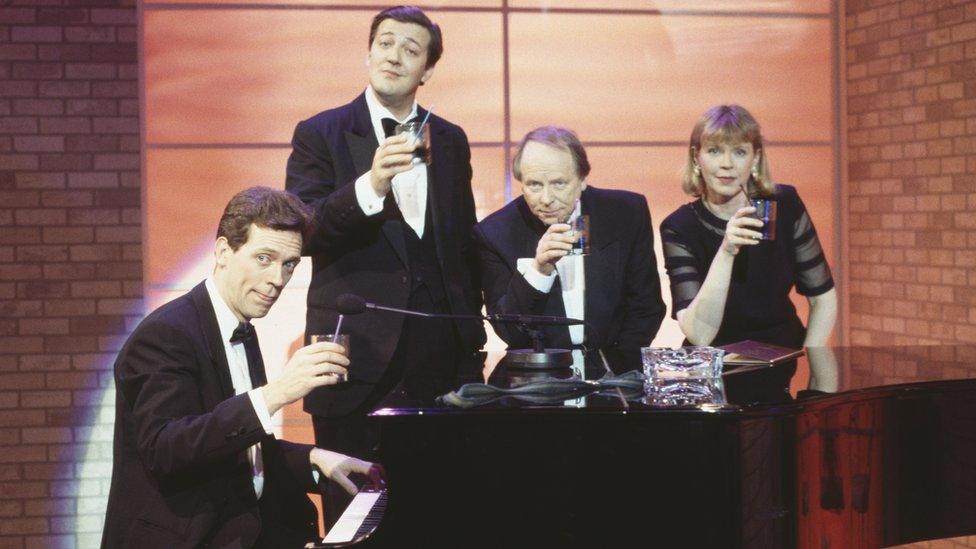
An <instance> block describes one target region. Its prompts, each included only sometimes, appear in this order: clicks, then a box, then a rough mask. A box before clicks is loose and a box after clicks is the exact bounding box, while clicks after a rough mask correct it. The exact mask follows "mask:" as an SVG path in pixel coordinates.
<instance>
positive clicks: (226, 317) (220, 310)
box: [204, 275, 240, 343]
mask: <svg viewBox="0 0 976 549" xmlns="http://www.w3.org/2000/svg"><path fill="white" fill-rule="evenodd" d="M204 284H205V285H206V287H207V294H209V295H210V303H212V304H213V308H214V313H216V315H217V326H219V327H220V339H221V340H222V341H223V342H224V343H226V342H228V341H230V338H231V336H232V335H234V330H236V329H237V326H238V325H239V324H240V321H239V320H237V316H236V315H235V314H234V313H233V311H231V310H230V307H229V306H228V305H227V302H226V301H224V298H223V297H221V295H220V292H219V291H217V283H216V282H215V281H214V279H213V275H211V276H208V277H207V281H206V282H205V283H204Z"/></svg>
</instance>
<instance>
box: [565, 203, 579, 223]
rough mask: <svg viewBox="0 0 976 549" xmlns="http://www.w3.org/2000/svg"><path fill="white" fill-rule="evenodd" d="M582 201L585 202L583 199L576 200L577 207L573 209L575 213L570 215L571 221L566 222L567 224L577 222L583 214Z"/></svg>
mask: <svg viewBox="0 0 976 549" xmlns="http://www.w3.org/2000/svg"><path fill="white" fill-rule="evenodd" d="M582 201H583V197H580V198H577V199H576V206H575V207H573V213H571V214H569V219H567V220H566V223H572V222H573V221H576V218H577V217H579V216H580V214H582V213H583V207H582V206H581V205H580V203H581V202H582Z"/></svg>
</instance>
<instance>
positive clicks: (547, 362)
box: [363, 303, 585, 370]
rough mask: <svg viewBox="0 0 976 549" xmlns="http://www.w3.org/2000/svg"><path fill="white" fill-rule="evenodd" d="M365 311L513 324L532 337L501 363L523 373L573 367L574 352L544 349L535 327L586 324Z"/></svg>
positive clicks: (374, 306) (569, 320)
mask: <svg viewBox="0 0 976 549" xmlns="http://www.w3.org/2000/svg"><path fill="white" fill-rule="evenodd" d="M363 307H365V308H366V309H372V310H377V311H386V312H390V313H400V314H405V315H412V316H419V317H423V318H448V319H460V320H480V321H485V320H488V321H491V322H505V323H508V324H515V325H516V326H517V327H518V329H519V330H520V331H521V332H522V333H525V334H527V335H528V336H529V337H530V338H532V348H531V349H509V350H508V351H506V353H505V358H504V359H503V362H504V363H505V365H506V366H508V367H510V368H514V369H522V370H555V369H561V368H569V367H570V366H572V365H573V351H571V350H569V349H547V348H546V346H545V334H543V332H542V330H540V329H538V328H536V327H535V326H545V325H559V326H568V325H570V324H585V322H584V321H582V320H577V319H572V318H565V319H563V318H554V317H545V316H537V315H503V314H491V315H487V316H482V315H465V314H451V313H422V312H419V311H410V310H407V309H399V308H396V307H387V306H384V305H377V304H375V303H365V304H364V305H363Z"/></svg>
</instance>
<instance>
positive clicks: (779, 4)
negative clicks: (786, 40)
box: [508, 0, 830, 14]
mask: <svg viewBox="0 0 976 549" xmlns="http://www.w3.org/2000/svg"><path fill="white" fill-rule="evenodd" d="M508 4H509V6H512V7H519V8H521V7H527V8H549V9H553V8H555V9H558V8H583V9H594V8H595V9H620V10H661V11H662V12H688V11H701V12H706V13H714V12H738V13H741V12H764V13H770V12H772V13H806V14H809V13H830V1H829V0H657V1H656V2H655V1H653V0H602V1H600V2H596V1H594V0H509V2H508Z"/></svg>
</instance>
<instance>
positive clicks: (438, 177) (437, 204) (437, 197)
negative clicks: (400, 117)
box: [417, 107, 451, 257]
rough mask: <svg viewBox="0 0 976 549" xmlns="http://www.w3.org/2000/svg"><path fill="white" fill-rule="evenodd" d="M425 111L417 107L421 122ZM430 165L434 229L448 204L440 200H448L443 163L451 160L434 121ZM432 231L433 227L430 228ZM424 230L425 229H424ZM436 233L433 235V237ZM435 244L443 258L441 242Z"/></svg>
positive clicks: (439, 255) (448, 190)
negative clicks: (448, 159)
mask: <svg viewBox="0 0 976 549" xmlns="http://www.w3.org/2000/svg"><path fill="white" fill-rule="evenodd" d="M426 115H427V111H425V110H424V109H421V108H420V107H417V117H418V118H420V119H421V120H423V118H424V117H425V116H426ZM430 131H431V136H430V147H431V151H430V159H431V162H430V165H429V166H427V204H428V207H430V220H431V224H432V225H433V226H434V227H440V222H441V217H442V211H447V209H448V208H450V204H442V203H441V200H442V198H443V199H445V200H450V197H451V193H450V188H449V187H448V185H450V182H449V181H447V180H446V179H445V177H446V176H447V170H446V167H445V166H444V161H445V159H447V158H451V143H450V142H448V140H447V139H446V138H445V137H444V133H443V131H444V129H443V127H442V126H441V125H440V124H439V123H438V122H437V120H436V119H434V118H431V119H430ZM431 229H433V227H431ZM425 230H426V229H425ZM437 234H438V233H437V232H435V233H434V235H435V237H436V236H437ZM434 240H435V242H436V244H437V253H438V257H444V255H443V253H442V250H441V240H440V239H439V238H435V239H434Z"/></svg>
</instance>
